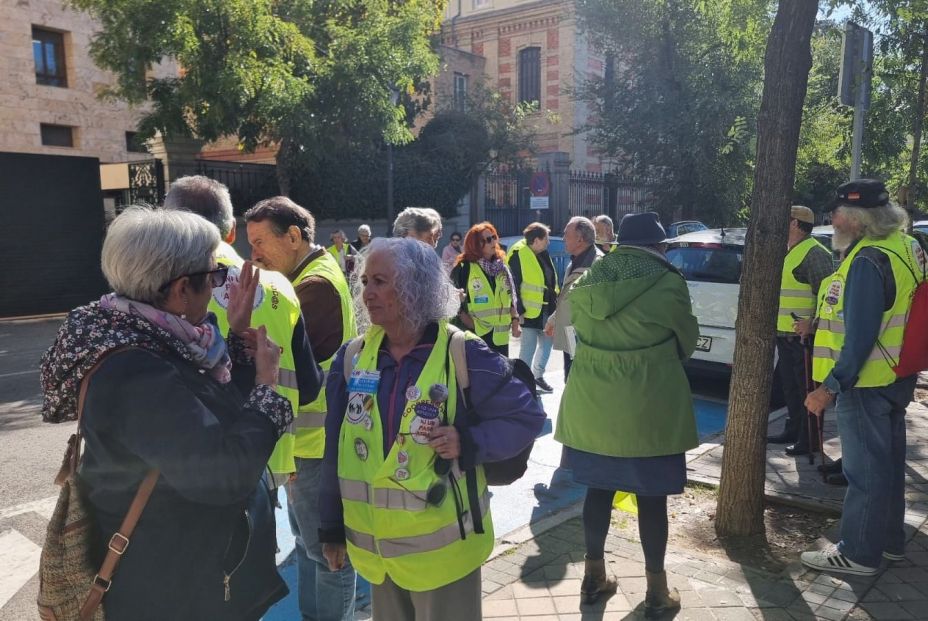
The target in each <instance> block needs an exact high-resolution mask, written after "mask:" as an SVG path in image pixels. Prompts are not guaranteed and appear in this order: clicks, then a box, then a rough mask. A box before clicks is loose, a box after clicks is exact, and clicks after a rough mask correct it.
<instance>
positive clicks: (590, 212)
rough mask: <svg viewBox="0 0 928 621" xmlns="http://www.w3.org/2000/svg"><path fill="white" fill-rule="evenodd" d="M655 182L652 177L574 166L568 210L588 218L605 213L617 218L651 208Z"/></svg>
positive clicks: (574, 214)
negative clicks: (620, 174) (581, 168)
mask: <svg viewBox="0 0 928 621" xmlns="http://www.w3.org/2000/svg"><path fill="white" fill-rule="evenodd" d="M656 184H657V182H656V181H655V180H653V179H635V178H631V177H622V176H619V175H615V174H612V173H605V174H603V173H595V172H586V171H576V170H572V171H571V172H570V204H569V206H568V213H569V214H570V217H573V216H584V217H586V218H593V217H594V216H598V215H600V214H606V215H608V216H609V217H610V218H612V219H613V220H614V221H618V220H620V219H621V218H622V216H624V215H625V214H628V213H641V212H644V211H650V210H652V209H653V208H654V197H653V191H652V190H653V188H654V187H655V186H656Z"/></svg>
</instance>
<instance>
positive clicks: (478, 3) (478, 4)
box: [474, 0, 492, 9]
mask: <svg viewBox="0 0 928 621" xmlns="http://www.w3.org/2000/svg"><path fill="white" fill-rule="evenodd" d="M491 2H492V0H474V8H475V9H485V8H487V7H488V6H490V3H491Z"/></svg>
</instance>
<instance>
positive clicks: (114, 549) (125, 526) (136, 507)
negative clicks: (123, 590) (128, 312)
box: [70, 347, 161, 621]
mask: <svg viewBox="0 0 928 621" xmlns="http://www.w3.org/2000/svg"><path fill="white" fill-rule="evenodd" d="M122 349H128V347H124V348H122V347H121V348H118V349H116V350H113V351H112V352H109V353H113V352H115V351H119V350H122ZM109 353H108V354H107V355H109ZM105 358H106V356H103V357H102V358H100V360H98V361H97V363H96V364H94V365H93V367H91V369H90V370H89V371H88V372H87V374H86V375H84V378H83V379H82V380H81V388H80V392H79V393H78V397H77V433H76V434H75V439H74V442H73V445H72V447H71V455H70V468H71V472H72V473H74V472H77V465H78V463H79V462H80V456H81V442H82V440H83V434H82V432H81V417H82V416H83V414H84V400H85V398H86V396H87V386H88V385H89V384H90V378H91V377H93V374H94V373H96V371H97V369H98V368H99V367H100V363H101V362H102V361H103V360H104V359H105ZM160 475H161V473H160V471H159V470H158V469H157V468H152V469H151V470H149V471H148V473H147V474H146V475H145V478H144V479H142V483H141V485H139V489H138V491H137V492H136V493H135V497H134V498H133V499H132V503H131V504H130V505H129V510H128V511H127V512H126V517H125V518H123V520H122V524H121V525H120V526H119V530H118V531H116V532H115V533H113V536H112V537H110V541H109V544H108V545H107V550H106V557H105V558H104V559H103V563H102V565H100V570H99V571H98V572H97V575H96V576H94V579H93V582H92V583H91V585H90V591H89V592H88V593H87V598H86V599H85V600H84V604H83V606H81V610H80V614H79V619H80V621H91V620H92V619H93V616H94V613H95V612H96V611H97V608H99V607H100V602H102V601H103V596H104V594H106V592H107V591H109V589H110V585H111V584H112V578H113V574H114V573H115V572H116V566H117V565H119V560H120V559H121V558H122V555H123V554H124V553H125V551H126V548H128V547H129V538H130V537H132V532H133V531H134V530H135V526H136V525H137V524H138V522H139V518H140V517H142V511H144V510H145V505H146V504H148V499H149V498H150V497H151V493H152V491H154V489H155V483H157V482H158V477H159V476H160Z"/></svg>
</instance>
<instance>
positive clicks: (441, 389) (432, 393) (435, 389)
mask: <svg viewBox="0 0 928 621" xmlns="http://www.w3.org/2000/svg"><path fill="white" fill-rule="evenodd" d="M429 399H431V400H432V401H433V402H434V403H444V402H445V401H447V400H448V387H447V386H445V385H444V384H432V385H431V386H430V387H429Z"/></svg>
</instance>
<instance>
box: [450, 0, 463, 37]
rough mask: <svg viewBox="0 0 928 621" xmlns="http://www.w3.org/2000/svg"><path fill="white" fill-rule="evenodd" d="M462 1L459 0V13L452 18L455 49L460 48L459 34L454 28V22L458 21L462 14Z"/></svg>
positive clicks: (452, 35)
mask: <svg viewBox="0 0 928 621" xmlns="http://www.w3.org/2000/svg"><path fill="white" fill-rule="evenodd" d="M462 1H463V0H458V14H457V15H455V16H454V17H452V18H451V40H452V41H453V42H454V43H453V45H454V48H455V49H459V48H458V34H457V31H456V30H455V28H454V24H455V22H457V21H458V18H459V17H460V16H461V2H462Z"/></svg>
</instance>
